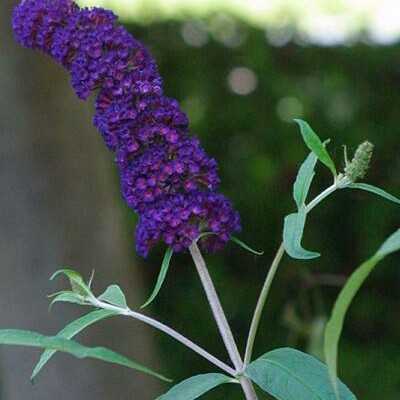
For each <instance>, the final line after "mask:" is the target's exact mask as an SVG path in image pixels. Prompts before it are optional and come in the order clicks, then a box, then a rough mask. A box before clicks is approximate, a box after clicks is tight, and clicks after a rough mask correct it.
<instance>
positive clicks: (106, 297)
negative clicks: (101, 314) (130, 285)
mask: <svg viewBox="0 0 400 400" xmlns="http://www.w3.org/2000/svg"><path fill="white" fill-rule="evenodd" d="M99 300H102V301H105V302H107V303H109V304H112V305H113V306H117V307H121V308H127V307H128V305H127V304H126V298H125V295H124V293H123V292H122V290H121V288H120V287H119V286H118V285H110V286H109V287H108V288H107V289H106V290H105V292H104V293H103V294H101V295H100V296H99Z"/></svg>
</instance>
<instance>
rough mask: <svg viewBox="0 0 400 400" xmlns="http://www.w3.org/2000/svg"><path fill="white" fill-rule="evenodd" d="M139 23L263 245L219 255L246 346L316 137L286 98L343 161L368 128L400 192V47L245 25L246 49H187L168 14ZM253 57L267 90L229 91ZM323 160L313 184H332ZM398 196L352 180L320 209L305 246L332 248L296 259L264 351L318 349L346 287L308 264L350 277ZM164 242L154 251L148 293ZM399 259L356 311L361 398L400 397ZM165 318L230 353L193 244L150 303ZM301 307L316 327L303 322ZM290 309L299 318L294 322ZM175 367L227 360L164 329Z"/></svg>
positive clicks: (350, 341) (393, 221)
mask: <svg viewBox="0 0 400 400" xmlns="http://www.w3.org/2000/svg"><path fill="white" fill-rule="evenodd" d="M131 28H132V32H133V33H134V34H135V35H136V36H137V37H139V38H140V39H141V40H142V41H143V42H144V43H145V44H146V45H148V46H149V47H150V49H151V51H152V53H153V55H154V57H155V58H156V59H157V62H158V65H159V69H160V72H161V74H162V76H163V77H164V79H165V92H166V93H167V94H168V95H169V96H171V97H175V98H177V99H179V101H180V102H181V104H182V106H183V108H184V109H185V111H187V113H188V115H189V117H190V118H191V120H192V123H191V130H192V132H193V133H194V134H196V135H198V136H199V138H200V139H201V142H202V144H203V146H204V147H205V149H206V150H207V152H208V153H209V154H210V155H213V156H215V157H216V158H217V160H218V161H219V166H220V176H221V178H222V188H221V190H222V191H223V192H224V193H225V194H226V195H227V196H228V197H229V198H230V199H231V200H232V201H233V203H234V204H235V206H236V208H237V209H238V210H239V211H240V213H241V216H242V223H243V232H242V234H241V235H240V237H241V239H242V240H244V241H245V242H247V243H249V244H250V245H252V246H253V247H255V248H256V249H262V250H264V251H265V254H264V256H262V257H255V256H253V255H250V254H249V253H247V252H245V251H243V250H242V249H240V248H239V247H236V246H235V245H234V244H228V245H227V246H226V248H225V250H224V251H223V252H222V253H221V254H218V255H214V256H208V257H207V261H208V263H209V267H210V270H211V273H212V276H213V277H214V278H215V282H216V286H217V288H218V291H219V293H220V295H221V299H222V302H223V305H224V306H225V307H226V310H227V313H228V316H229V320H230V322H231V324H232V326H233V330H234V332H235V335H236V337H237V338H238V340H239V344H240V346H241V348H242V349H243V348H244V344H245V338H246V336H247V330H248V327H249V324H250V318H251V314H252V312H253V309H254V306H255V303H256V299H257V294H258V291H259V289H260V287H261V285H262V282H263V280H264V277H265V275H266V271H267V267H268V265H269V263H270V261H271V259H272V257H273V254H274V252H275V250H276V249H277V247H278V245H279V243H280V239H281V232H282V221H283V218H284V216H285V215H286V214H288V213H290V212H292V211H294V209H295V205H294V202H293V200H292V199H291V186H292V184H293V181H294V178H295V176H296V173H297V169H298V167H299V165H300V164H301V162H302V161H303V159H304V158H305V156H306V155H307V149H306V147H305V145H304V144H303V142H302V140H301V136H300V134H299V129H298V127H297V126H296V125H295V124H294V123H289V122H287V121H284V120H282V119H280V118H279V115H278V113H277V105H278V104H279V101H280V100H281V99H282V98H285V97H288V96H290V97H295V98H297V99H298V100H299V102H300V103H301V104H302V107H303V113H302V115H294V117H301V118H303V119H305V120H307V121H308V122H309V123H310V124H311V126H312V127H313V128H314V130H315V131H316V132H317V133H318V134H319V135H320V137H321V138H322V139H326V138H331V143H330V144H329V150H330V152H331V154H332V155H333V158H334V160H335V162H336V164H337V166H338V168H339V169H341V168H342V167H343V157H342V153H343V149H342V145H343V144H346V145H347V146H348V147H349V148H350V152H351V153H352V152H353V151H354V149H355V148H356V146H357V145H358V144H359V143H360V142H362V141H363V140H364V139H368V140H370V141H371V142H373V143H374V144H375V146H376V147H375V156H374V159H373V164H372V167H371V170H370V172H369V174H368V177H367V180H368V182H370V183H373V184H376V185H379V186H381V187H383V188H385V189H386V190H389V191H391V192H392V193H394V194H397V195H399V194H400V174H399V169H400V152H399V149H400V146H399V145H400V128H399V123H400V114H399V106H400V96H399V89H400V47H399V46H392V47H381V46H371V45H367V44H361V43H360V44H357V45H354V46H351V47H334V48H321V47H315V46H299V45H294V44H289V45H286V46H284V47H280V48H276V47H271V46H270V45H269V44H268V43H267V41H266V40H265V33H264V32H262V31H258V30H255V29H253V28H249V27H246V26H242V27H241V29H242V31H243V32H244V33H245V35H246V40H245V41H244V42H243V44H242V45H241V46H239V47H237V48H227V47H224V46H223V45H222V44H220V43H218V42H217V41H215V40H213V39H210V41H209V42H208V43H207V44H206V45H205V46H203V47H199V48H196V47H189V46H188V45H187V44H186V43H185V42H184V40H183V39H182V36H181V34H180V29H181V25H180V24H178V23H168V24H162V25H157V26H150V27H145V28H138V27H137V26H132V27H131ZM237 66H245V67H248V68H250V69H252V70H253V71H254V72H255V73H256V74H257V77H258V86H257V89H256V90H255V91H254V92H253V93H252V94H250V95H248V96H240V95H237V94H234V93H232V92H231V91H230V89H229V87H228V85H227V76H228V74H229V72H230V71H231V70H232V69H233V68H234V67H237ZM330 180H331V178H330V176H329V171H328V170H327V169H326V168H325V167H323V166H322V167H321V166H320V167H319V168H318V171H317V177H316V180H315V182H314V185H313V187H312V189H311V195H315V194H317V193H318V191H320V190H322V189H323V188H324V187H326V186H328V185H329V184H330ZM399 215H400V214H399V208H398V206H396V205H393V204H389V203H387V202H385V201H384V200H381V199H379V198H377V197H373V196H372V195H369V194H366V193H364V192H358V191H342V192H339V193H336V194H335V195H334V196H333V197H332V198H329V199H328V200H327V201H325V202H324V203H323V204H322V205H321V206H319V207H318V208H317V209H316V210H315V211H313V212H312V214H311V216H310V218H309V219H308V224H307V227H306V231H305V238H304V245H305V247H306V248H309V249H310V250H315V251H319V252H321V253H322V257H321V258H319V259H316V260H312V261H308V262H304V261H295V260H291V259H289V258H288V257H285V259H284V261H283V263H282V266H281V269H280V271H279V273H278V276H277V279H276V281H275V285H274V287H273V290H272V292H271V297H270V299H269V303H268V306H267V310H266V311H265V312H264V314H263V317H262V323H261V327H260V331H259V334H258V337H257V344H256V348H255V354H256V355H257V356H258V355H260V354H262V353H264V352H266V351H267V350H269V349H272V348H275V347H282V346H287V345H291V346H296V347H298V348H300V349H305V348H306V347H307V342H308V341H309V335H308V333H307V327H309V326H310V323H311V322H312V321H313V320H315V318H316V317H318V316H320V315H328V313H329V312H330V309H331V307H332V304H333V301H334V299H335V296H336V294H337V293H338V287H332V286H320V285H317V286H315V285H314V286H312V287H310V284H309V282H310V279H309V275H310V274H312V276H315V275H316V276H321V274H335V275H339V276H343V275H344V276H347V275H349V274H350V273H351V272H352V271H353V269H354V268H355V267H356V266H357V265H359V264H360V263H361V262H362V261H363V260H364V259H366V258H367V257H369V256H370V255H371V254H372V253H373V252H374V251H375V250H376V249H377V247H378V246H379V244H380V243H381V242H382V241H383V240H384V239H385V238H386V237H387V236H388V235H389V234H390V233H392V232H393V231H394V230H395V229H397V228H398V227H399ZM164 250H165V249H164V248H162V247H160V248H158V249H157V250H156V251H154V252H153V254H152V255H151V257H150V258H149V260H147V261H146V262H145V268H147V284H148V291H149V292H150V289H151V287H152V285H153V284H154V282H155V280H156V277H157V274H158V266H159V265H160V264H161V258H162V254H163V251H164ZM399 261H400V258H399V257H398V256H397V257H396V256H391V257H390V258H388V259H387V260H386V261H385V262H384V263H383V264H382V265H380V267H379V268H378V269H377V271H376V272H374V274H373V276H372V278H371V279H370V280H369V281H368V282H367V285H366V286H365V287H363V288H362V291H361V293H360V294H359V295H358V296H357V298H356V301H355V303H354V304H353V306H352V307H351V309H350V312H349V315H348V318H347V320H346V326H345V332H344V337H343V340H342V342H341V350H340V359H339V375H340V376H341V378H342V379H343V380H344V381H345V382H346V383H347V384H348V385H349V386H350V387H351V388H352V389H353V391H354V392H355V394H356V395H357V396H358V398H359V399H363V400H373V399H376V398H381V399H385V400H397V399H399V396H400V357H399V345H400V318H399V317H398V316H399V310H400V293H399V289H398V287H399V284H400V268H399ZM152 307H153V309H152V312H153V313H155V314H157V315H158V316H159V317H160V318H162V320H164V321H166V322H167V323H169V324H171V325H172V326H174V327H176V328H177V329H178V330H179V331H182V332H183V333H186V334H187V335H188V336H189V337H190V338H192V339H194V340H196V341H198V342H199V343H200V344H201V345H203V346H204V347H205V348H207V349H209V350H210V351H211V352H214V353H215V354H217V355H218V356H219V357H221V358H222V359H224V360H226V361H228V359H227V356H226V353H225V351H224V348H223V345H222V343H221V340H220V339H219V336H218V334H217V331H216V328H215V325H214V322H213V320H212V317H211V314H210V312H209V310H208V308H207V304H206V300H205V296H204V294H203V292H202V290H201V288H200V285H199V281H198V278H197V276H196V272H195V269H194V267H193V265H192V263H191V260H190V258H189V256H188V255H177V256H174V257H173V259H172V263H171V269H170V272H169V274H168V277H167V280H166V283H165V285H164V287H163V289H162V291H161V293H160V295H159V297H158V298H157V299H156V301H155V303H154V305H153V306H152ZM293 314H297V315H298V317H299V318H300V323H301V326H302V329H303V328H304V329H305V330H306V332H305V334H304V335H298V334H296V333H295V329H294V326H295V325H296V319H295V318H294V317H293ZM288 321H289V322H288ZM160 345H161V348H162V351H163V354H164V366H165V368H164V370H165V371H167V370H172V374H171V372H169V375H172V376H173V378H174V379H175V380H178V381H179V380H181V379H183V378H186V377H189V376H191V375H193V374H198V373H203V372H206V371H216V368H213V367H212V366H209V365H208V364H207V363H206V362H203V360H202V359H200V358H199V357H197V356H196V355H193V354H192V353H191V352H189V351H188V350H186V349H185V348H182V347H180V346H179V345H176V344H175V343H173V342H172V340H170V339H169V338H166V337H165V336H162V337H160ZM228 398H229V399H240V398H242V397H241V394H240V391H239V390H238V388H237V387H234V386H229V387H226V388H219V389H216V390H215V391H213V392H211V393H210V394H208V395H207V396H205V397H204V399H209V400H211V399H228Z"/></svg>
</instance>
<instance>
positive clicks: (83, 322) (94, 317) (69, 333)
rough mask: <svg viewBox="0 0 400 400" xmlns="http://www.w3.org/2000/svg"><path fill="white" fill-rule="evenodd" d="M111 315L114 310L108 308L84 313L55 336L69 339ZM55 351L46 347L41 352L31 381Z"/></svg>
mask: <svg viewBox="0 0 400 400" xmlns="http://www.w3.org/2000/svg"><path fill="white" fill-rule="evenodd" d="M113 315H116V312H115V311H109V310H96V311H93V312H91V313H90V314H87V315H84V316H83V317H81V318H78V319H76V320H75V321H73V322H71V323H70V324H68V325H67V326H66V327H65V328H63V329H62V330H61V331H60V332H58V333H57V335H56V337H59V338H63V339H71V338H73V337H74V336H75V335H77V334H78V333H79V332H81V331H82V330H83V329H85V328H87V327H88V326H90V325H92V324H94V323H95V322H98V321H100V320H102V319H104V318H107V317H111V316H113ZM56 351H57V350H54V349H51V350H50V349H47V350H45V351H44V352H43V353H42V355H41V356H40V359H39V361H38V363H37V364H36V366H35V368H34V370H33V372H32V375H31V381H32V383H33V381H34V380H35V378H36V376H37V375H38V374H39V372H40V371H41V370H42V368H43V367H44V366H45V364H46V363H47V362H48V361H49V360H50V358H51V357H53V355H54V354H55V353H56Z"/></svg>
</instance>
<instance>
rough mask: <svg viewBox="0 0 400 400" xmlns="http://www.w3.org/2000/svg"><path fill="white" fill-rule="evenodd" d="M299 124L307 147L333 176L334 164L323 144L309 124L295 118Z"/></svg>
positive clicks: (335, 173) (334, 172)
mask: <svg viewBox="0 0 400 400" xmlns="http://www.w3.org/2000/svg"><path fill="white" fill-rule="evenodd" d="M295 121H296V122H297V123H298V124H299V126H300V131H301V134H302V136H303V140H304V142H305V144H306V145H307V147H308V148H309V149H310V150H311V151H313V152H314V153H315V154H316V156H317V157H318V159H319V160H320V161H321V162H322V164H325V165H326V166H327V167H328V168H329V169H330V170H331V172H332V174H333V175H334V176H336V175H337V172H336V167H335V164H334V163H333V161H332V159H331V156H330V155H329V153H328V152H327V150H326V148H325V146H324V144H323V143H322V141H321V139H320V138H319V137H318V135H317V134H316V133H315V132H314V131H313V130H312V128H311V126H310V125H309V124H308V123H307V122H306V121H303V120H301V119H295Z"/></svg>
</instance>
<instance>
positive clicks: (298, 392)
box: [245, 348, 356, 400]
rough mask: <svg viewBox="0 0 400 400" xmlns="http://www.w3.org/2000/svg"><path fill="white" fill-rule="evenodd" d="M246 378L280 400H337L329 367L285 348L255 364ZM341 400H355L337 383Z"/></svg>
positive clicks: (259, 359) (275, 351) (264, 356)
mask: <svg viewBox="0 0 400 400" xmlns="http://www.w3.org/2000/svg"><path fill="white" fill-rule="evenodd" d="M245 373H246V375H247V376H248V377H249V378H250V379H251V380H252V381H253V382H255V383H256V384H257V385H258V386H260V387H261V388H262V389H263V390H265V391H266V392H267V393H269V394H270V395H272V396H274V397H275V398H276V399H278V400H336V397H335V392H334V390H333V387H332V385H331V382H330V380H329V375H328V370H327V367H326V365H324V364H323V363H321V362H320V361H318V360H317V359H316V358H314V357H312V356H310V355H309V354H305V353H303V352H301V351H298V350H295V349H290V348H282V349H276V350H273V351H270V352H269V353H266V354H264V355H263V356H261V357H260V358H258V359H257V360H255V361H253V362H252V363H251V364H250V365H249V366H248V367H247V368H246V370H245ZM337 385H338V388H339V391H340V396H341V400H356V397H355V396H354V394H353V393H351V391H350V390H349V389H348V387H347V386H346V385H345V384H344V383H342V382H340V381H339V380H337Z"/></svg>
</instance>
